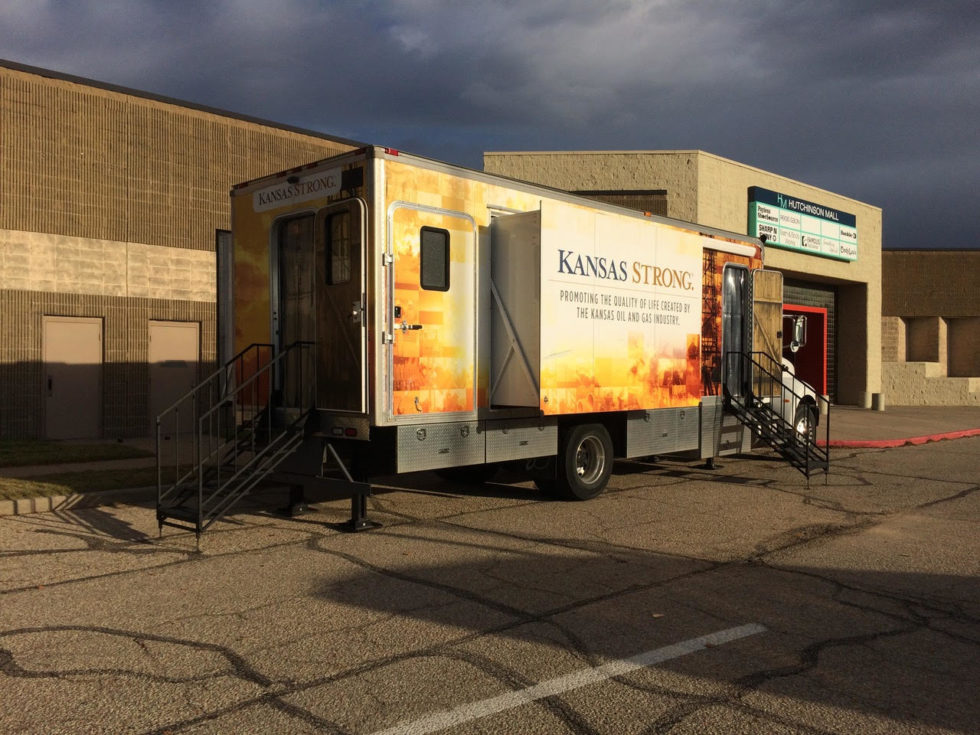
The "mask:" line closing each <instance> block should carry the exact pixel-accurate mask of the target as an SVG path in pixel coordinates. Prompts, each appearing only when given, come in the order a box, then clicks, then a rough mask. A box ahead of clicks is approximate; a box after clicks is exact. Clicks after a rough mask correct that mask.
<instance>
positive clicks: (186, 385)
mask: <svg viewBox="0 0 980 735" xmlns="http://www.w3.org/2000/svg"><path fill="white" fill-rule="evenodd" d="M149 331H150V345H149V353H148V357H147V361H148V363H149V368H150V417H149V418H150V432H151V433H153V432H154V431H155V430H156V429H155V426H156V417H157V416H158V415H159V414H160V413H161V412H162V411H163V410H164V409H166V408H167V407H168V406H170V405H171V404H172V403H173V402H174V401H176V400H177V399H178V398H180V397H181V396H183V395H185V394H186V393H188V392H189V391H190V390H191V388H193V387H194V386H195V385H196V384H197V379H198V361H199V359H200V354H201V339H200V325H199V324H198V323H197V322H155V321H151V322H150V330H149ZM201 408H203V407H201ZM193 419H194V416H193V415H191V412H190V411H187V410H185V411H184V412H183V414H182V415H181V418H180V423H181V425H180V430H181V433H184V432H188V431H191V430H192V429H193V428H194V425H193ZM171 420H172V419H171ZM176 428H177V427H176V426H175V425H166V424H161V426H160V429H161V430H162V431H163V432H164V433H165V434H168V433H170V432H173V431H175V430H176Z"/></svg>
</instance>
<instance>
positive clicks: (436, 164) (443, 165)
mask: <svg viewBox="0 0 980 735" xmlns="http://www.w3.org/2000/svg"><path fill="white" fill-rule="evenodd" d="M359 156H365V157H367V158H385V159H388V160H398V159H405V160H407V161H410V162H412V163H414V164H416V165H421V166H424V167H425V168H428V169H430V170H436V171H443V172H445V173H455V174H461V175H465V176H467V177H469V178H473V179H476V180H479V181H483V182H486V183H495V182H507V183H508V184H512V185H514V186H515V188H520V189H522V190H524V191H527V192H542V193H546V194H548V195H549V196H552V197H554V198H556V199H559V200H562V201H568V202H572V203H576V204H585V205H588V206H589V207H592V208H594V209H599V210H603V211H607V212H614V213H617V214H624V215H627V216H629V217H633V218H637V219H642V220H644V221H648V222H658V223H660V224H664V225H668V226H670V227H678V228H681V229H685V230H690V231H692V232H697V233H698V234H700V235H705V236H707V237H711V238H713V239H722V240H727V241H729V242H733V243H735V244H741V245H745V246H749V247H752V248H758V249H759V253H760V254H763V253H764V252H765V243H763V241H762V240H760V239H759V238H755V237H752V236H751V235H747V234H744V233H741V232H735V231H733V230H723V229H721V228H718V227H711V226H709V225H703V224H699V223H697V222H689V221H687V220H682V219H677V218H674V217H664V216H662V215H659V214H653V213H652V212H644V211H641V210H638V209H630V208H628V207H621V206H618V205H616V204H609V203H608V202H602V201H599V200H597V199H589V198H588V197H584V196H581V195H579V194H574V193H572V192H570V191H566V190H564V189H557V188H555V187H551V186H547V185H545V184H538V183H534V182H531V181H525V180H524V179H517V178H514V177H512V176H505V175H502V174H493V173H489V172H487V171H481V170H480V169H475V168H469V167H467V166H462V165H459V164H456V163H449V162H447V161H440V160H439V159H436V158H430V157H428V156H422V155H419V154H416V153H408V152H406V151H403V150H401V149H398V148H392V147H390V146H382V145H365V146H361V147H360V148H357V149H355V150H351V151H345V152H343V153H338V154H337V155H335V156H329V157H327V158H321V159H319V160H317V161H312V162H311V163H307V164H303V165H301V166H294V167H292V168H289V169H284V170H282V171H276V172H274V173H270V174H267V175H266V176H262V177H259V178H257V179H251V180H249V181H244V182H242V183H240V184H236V185H235V186H234V187H233V189H232V191H233V192H237V191H239V190H242V189H246V188H249V187H251V186H254V185H255V184H258V183H262V182H266V181H275V180H276V179H282V178H284V177H288V176H291V175H295V174H298V173H300V172H302V171H306V170H309V169H314V168H317V167H319V166H322V165H324V164H329V163H334V162H339V161H341V160H343V159H345V158H350V159H353V158H357V157H359Z"/></svg>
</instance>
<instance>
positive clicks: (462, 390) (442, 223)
mask: <svg viewBox="0 0 980 735" xmlns="http://www.w3.org/2000/svg"><path fill="white" fill-rule="evenodd" d="M389 227H391V245H392V254H393V255H394V279H395V282H394V292H393V299H394V303H393V305H392V306H393V310H392V311H393V314H394V327H395V328H394V330H393V331H394V340H395V341H394V345H393V349H392V359H393V365H392V413H393V414H394V415H396V416H406V415H413V416H417V415H421V414H431V413H448V412H457V411H472V410H474V408H475V403H474V391H475V380H476V376H475V364H476V360H475V356H474V350H475V301H474V299H475V292H476V289H475V257H476V252H475V250H476V249H475V237H474V233H473V224H472V222H471V221H470V220H469V219H467V218H464V217H459V216H453V215H445V214H439V213H433V212H430V211H425V210H421V209H418V208H415V207H408V206H406V207H400V208H396V209H395V210H394V211H393V214H392V217H391V220H390V222H389ZM425 228H427V229H428V230H429V231H430V234H433V235H434V241H435V242H436V246H435V248H434V250H433V251H428V250H427V252H426V256H427V257H429V258H431V259H432V262H427V263H426V264H425V267H426V272H427V274H429V275H430V276H431V274H432V273H435V274H436V277H435V281H436V284H437V287H435V288H433V287H432V286H431V284H430V287H428V288H425V287H423V276H422V265H423V263H422V259H423V255H422V232H423V229H425ZM442 242H445V243H446V246H447V247H448V271H447V273H446V276H447V277H446V278H445V280H444V279H443V277H442V266H443V261H442V256H441V254H440V253H441V251H440V250H439V247H440V245H441V243H442ZM427 282H428V280H427ZM443 285H444V286H445V289H444V290H443Z"/></svg>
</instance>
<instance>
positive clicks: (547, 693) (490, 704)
mask: <svg viewBox="0 0 980 735" xmlns="http://www.w3.org/2000/svg"><path fill="white" fill-rule="evenodd" d="M765 630H766V629H765V627H764V626H762V625H759V624H757V623H750V624H748V625H740V626H738V627H737V628H728V629H727V630H719V631H718V632H716V633H709V634H708V635H703V636H699V637H698V638H691V639H689V640H686V641H681V642H680V643H675V644H673V645H671V646H664V647H663V648H655V649H654V650H652V651H647V652H646V653H640V654H637V655H636V656H631V657H630V658H626V659H620V660H618V661H610V662H609V663H608V664H603V665H602V666H598V667H596V668H592V669H580V670H579V671H573V672H572V673H571V674H566V675H565V676H559V677H557V678H555V679H550V680H549V681H544V682H541V683H540V684H535V685H534V686H532V687H528V688H527V689H521V690H520V691H516V692H508V693H507V694H501V695H500V696H497V697H491V698H490V699H484V700H481V701H479V702H471V703H469V704H462V705H460V706H459V707H456V708H454V709H450V710H445V711H444V712H436V713H435V714H433V715H429V716H428V717H423V718H422V719H420V720H415V721H414V722H403V723H401V724H398V725H395V726H394V727H389V728H388V729H386V730H379V731H378V732H376V733H375V734H374V735H423V733H429V732H438V731H439V730H445V729H446V728H447V727H452V726H453V725H461V724H463V723H465V722H470V721H472V720H478V719H480V718H481V717H486V716H487V715H493V714H497V713H498V712H504V711H505V710H509V709H513V708H514V707H518V706H520V705H522V704H527V703H529V702H534V701H535V700H538V699H544V698H545V697H553V696H554V695H556V694H561V693H563V692H568V691H571V690H572V689H579V688H580V687H584V686H588V685H589V684H597V683H599V682H601V681H605V680H606V679H609V678H612V677H614V676H622V675H623V674H628V673H629V672H631V671H636V670H637V669H643V668H646V667H648V666H653V665H655V664H659V663H663V662H664V661H670V660H671V659H674V658H680V657H681V656H686V655H688V654H690V653H695V652H697V651H703V650H704V649H705V648H708V647H710V646H720V645H722V644H724V643H731V642H732V641H737V640H738V639H739V638H746V637H748V636H750V635H755V634H757V633H763V632H765Z"/></svg>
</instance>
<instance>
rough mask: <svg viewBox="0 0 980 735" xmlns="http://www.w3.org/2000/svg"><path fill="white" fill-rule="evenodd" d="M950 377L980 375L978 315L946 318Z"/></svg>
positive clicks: (979, 322) (948, 371) (979, 327)
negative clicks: (963, 317)
mask: <svg viewBox="0 0 980 735" xmlns="http://www.w3.org/2000/svg"><path fill="white" fill-rule="evenodd" d="M947 330H948V331H947V332H946V334H947V335H948V338H949V362H948V365H947V373H948V374H949V376H950V377H965V378H975V377H980V316H976V317H971V318H965V319H949V320H947Z"/></svg>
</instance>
